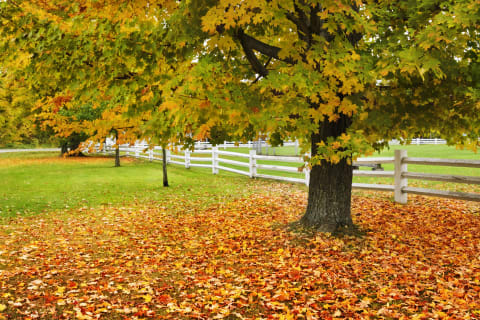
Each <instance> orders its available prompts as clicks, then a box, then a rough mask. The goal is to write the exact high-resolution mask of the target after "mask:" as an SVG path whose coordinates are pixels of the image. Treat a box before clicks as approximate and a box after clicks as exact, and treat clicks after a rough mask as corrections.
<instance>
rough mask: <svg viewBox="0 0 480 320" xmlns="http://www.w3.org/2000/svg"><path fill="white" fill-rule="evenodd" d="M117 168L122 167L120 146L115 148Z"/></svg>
mask: <svg viewBox="0 0 480 320" xmlns="http://www.w3.org/2000/svg"><path fill="white" fill-rule="evenodd" d="M115 167H120V146H118V145H117V147H116V148H115Z"/></svg>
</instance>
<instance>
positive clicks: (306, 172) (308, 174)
mask: <svg viewBox="0 0 480 320" xmlns="http://www.w3.org/2000/svg"><path fill="white" fill-rule="evenodd" d="M303 172H305V185H306V186H307V187H308V186H309V185H310V168H308V166H307V165H305V168H303Z"/></svg>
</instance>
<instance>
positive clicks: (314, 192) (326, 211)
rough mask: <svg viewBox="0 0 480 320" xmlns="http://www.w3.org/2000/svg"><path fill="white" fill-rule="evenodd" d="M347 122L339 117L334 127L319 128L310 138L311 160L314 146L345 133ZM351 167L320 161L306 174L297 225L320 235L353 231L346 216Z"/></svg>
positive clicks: (349, 219)
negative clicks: (303, 204) (303, 201)
mask: <svg viewBox="0 0 480 320" xmlns="http://www.w3.org/2000/svg"><path fill="white" fill-rule="evenodd" d="M349 124H350V119H349V118H347V117H345V116H343V117H341V119H340V120H338V121H337V122H335V123H331V122H328V121H325V122H323V123H322V124H321V125H320V129H319V132H318V133H315V134H313V135H312V156H315V155H316V154H317V143H319V142H320V141H326V138H327V137H329V136H333V137H338V136H339V135H341V134H342V133H343V132H345V131H346V129H347V128H348V126H349ZM352 177H353V169H352V165H351V164H348V163H347V159H342V160H341V161H340V162H339V163H337V164H332V163H329V162H327V161H324V160H322V162H321V164H320V165H315V166H313V168H312V171H311V172H310V185H309V190H308V204H307V210H306V212H305V214H304V215H303V217H302V218H301V220H300V222H301V223H302V224H303V225H304V226H306V227H313V228H315V229H316V230H318V231H321V232H335V231H337V230H339V229H341V228H344V227H353V222H352V216H351V212H350V205H351V196H352Z"/></svg>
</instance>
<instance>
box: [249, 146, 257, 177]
mask: <svg viewBox="0 0 480 320" xmlns="http://www.w3.org/2000/svg"><path fill="white" fill-rule="evenodd" d="M256 155H257V151H256V150H250V157H249V158H248V169H249V171H250V178H255V177H256V176H257V159H255V156H256Z"/></svg>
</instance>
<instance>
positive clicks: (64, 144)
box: [60, 142, 68, 156]
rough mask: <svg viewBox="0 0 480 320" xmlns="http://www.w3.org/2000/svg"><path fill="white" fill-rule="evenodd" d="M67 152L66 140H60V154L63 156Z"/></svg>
mask: <svg viewBox="0 0 480 320" xmlns="http://www.w3.org/2000/svg"><path fill="white" fill-rule="evenodd" d="M67 152H68V143H67V142H62V144H61V151H60V156H63V155H64V154H65V153H67Z"/></svg>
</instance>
